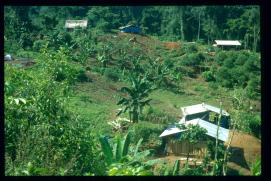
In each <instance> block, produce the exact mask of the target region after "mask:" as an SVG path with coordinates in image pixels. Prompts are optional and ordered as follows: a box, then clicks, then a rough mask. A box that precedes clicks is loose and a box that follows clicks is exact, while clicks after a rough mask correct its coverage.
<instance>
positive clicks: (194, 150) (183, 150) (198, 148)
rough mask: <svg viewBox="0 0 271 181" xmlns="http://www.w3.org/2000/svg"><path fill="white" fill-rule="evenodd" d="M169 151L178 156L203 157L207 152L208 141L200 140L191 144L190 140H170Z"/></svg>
mask: <svg viewBox="0 0 271 181" xmlns="http://www.w3.org/2000/svg"><path fill="white" fill-rule="evenodd" d="M167 152H168V153H169V154H173V155H176V156H187V155H188V152H189V157H190V158H191V157H194V158H203V157H204V156H205V154H206V153H207V142H199V143H196V144H191V143H189V142H188V141H181V142H180V141H176V140H173V139H172V140H169V141H168V143H167Z"/></svg>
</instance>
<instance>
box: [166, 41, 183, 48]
mask: <svg viewBox="0 0 271 181" xmlns="http://www.w3.org/2000/svg"><path fill="white" fill-rule="evenodd" d="M164 46H165V48H166V49H169V50H174V49H178V48H180V47H181V45H180V44H179V43H177V42H165V43H164Z"/></svg>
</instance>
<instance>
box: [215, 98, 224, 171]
mask: <svg viewBox="0 0 271 181" xmlns="http://www.w3.org/2000/svg"><path fill="white" fill-rule="evenodd" d="M221 118H222V102H220V113H219V119H218V122H217V129H216V140H215V164H214V168H213V175H214V173H215V167H216V164H217V151H218V135H219V126H220V121H221Z"/></svg>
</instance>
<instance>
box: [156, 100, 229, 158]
mask: <svg viewBox="0 0 271 181" xmlns="http://www.w3.org/2000/svg"><path fill="white" fill-rule="evenodd" d="M181 109H182V111H183V118H182V119H181V120H180V121H179V123H178V124H180V125H181V124H184V125H185V126H188V125H189V124H192V125H199V126H200V127H202V128H204V129H206V130H207V132H206V135H207V138H208V139H210V140H211V139H213V140H215V139H216V136H217V129H218V127H219V129H218V130H219V131H218V140H219V141H220V142H226V141H227V140H228V137H229V130H228V129H227V128H225V125H223V126H224V127H222V126H221V125H220V126H217V125H216V124H214V123H212V122H210V121H209V120H208V119H209V113H210V112H215V113H219V112H220V109H219V108H216V107H213V106H210V105H207V104H204V103H202V104H197V105H193V106H188V107H182V108H181ZM222 115H223V116H226V117H227V116H229V114H228V113H227V112H226V111H224V110H223V111H222ZM185 131H187V130H185V129H184V130H182V129H180V128H179V127H176V126H175V125H173V126H169V127H168V128H167V129H166V130H164V132H163V133H162V134H161V135H160V136H159V137H161V138H163V139H164V141H165V142H166V147H165V150H166V152H167V154H170V155H176V156H180V157H182V156H183V157H186V156H188V155H189V157H190V158H191V157H192V158H197V159H202V158H204V156H205V154H206V153H207V141H208V140H207V141H199V142H198V143H195V144H191V143H189V142H188V141H187V140H182V141H180V140H178V138H179V137H180V136H181V134H182V133H183V132H185Z"/></svg>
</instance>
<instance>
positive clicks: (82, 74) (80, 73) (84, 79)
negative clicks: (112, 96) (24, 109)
mask: <svg viewBox="0 0 271 181" xmlns="http://www.w3.org/2000/svg"><path fill="white" fill-rule="evenodd" d="M77 80H78V81H79V82H91V79H90V78H89V77H88V76H87V75H86V73H85V70H84V69H80V70H79V71H78V73H77Z"/></svg>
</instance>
